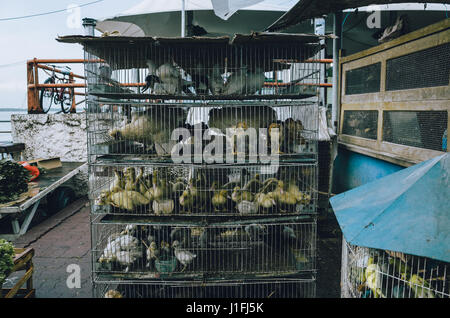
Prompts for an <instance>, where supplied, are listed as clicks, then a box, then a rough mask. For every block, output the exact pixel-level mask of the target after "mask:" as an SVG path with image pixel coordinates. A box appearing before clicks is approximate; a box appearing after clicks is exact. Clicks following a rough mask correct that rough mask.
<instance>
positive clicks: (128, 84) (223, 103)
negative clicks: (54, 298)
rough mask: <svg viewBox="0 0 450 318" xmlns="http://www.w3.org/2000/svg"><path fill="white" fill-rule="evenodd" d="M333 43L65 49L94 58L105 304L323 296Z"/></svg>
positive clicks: (287, 39) (99, 264)
mask: <svg viewBox="0 0 450 318" xmlns="http://www.w3.org/2000/svg"><path fill="white" fill-rule="evenodd" d="M324 38H325V37H319V36H316V35H305V34H297V35H290V34H270V33H267V34H266V33H253V34H251V35H236V36H235V37H233V38H230V37H220V38H202V37H196V38H182V39H181V38H180V39H163V38H148V37H143V38H127V37H105V38H95V37H82V36H74V37H63V38H60V39H59V40H60V41H63V42H69V43H80V44H82V45H83V46H84V50H85V60H86V63H85V65H84V66H85V77H86V82H87V91H86V93H87V106H88V107H87V112H86V113H87V131H88V132H87V135H88V162H89V188H90V191H89V192H90V194H89V198H90V202H91V230H92V231H91V233H92V253H91V254H92V268H93V281H94V291H95V295H96V296H98V297H104V296H105V294H107V293H109V294H108V295H110V296H111V295H114V294H116V295H120V296H122V297H158V296H160V297H183V296H184V297H186V296H195V297H220V296H224V295H228V294H230V295H233V296H234V297H239V296H242V297H271V296H274V297H277V296H278V297H313V296H314V295H315V273H316V264H315V262H316V246H315V245H316V242H315V239H316V226H317V220H316V217H317V215H316V213H317V198H318V192H317V183H318V181H317V180H318V176H317V173H318V171H317V170H318V167H317V156H318V135H319V134H318V132H319V110H318V88H319V80H320V76H319V75H320V72H319V70H320V63H318V62H317V61H316V60H314V59H313V60H311V58H312V57H313V56H315V55H316V54H317V53H318V52H319V51H320V50H321V49H322V46H321V44H320V41H321V40H323V39H324ZM114 291H115V292H116V293H115V292H114Z"/></svg>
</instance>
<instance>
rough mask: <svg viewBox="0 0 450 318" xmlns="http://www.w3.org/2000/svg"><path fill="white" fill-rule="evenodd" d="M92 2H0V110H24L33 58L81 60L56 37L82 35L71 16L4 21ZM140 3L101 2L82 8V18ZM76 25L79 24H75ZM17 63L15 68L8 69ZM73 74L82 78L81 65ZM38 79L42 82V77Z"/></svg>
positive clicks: (70, 46)
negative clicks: (27, 81) (27, 82)
mask: <svg viewBox="0 0 450 318" xmlns="http://www.w3.org/2000/svg"><path fill="white" fill-rule="evenodd" d="M94 1H95V0H58V1H56V0H40V1H30V0H14V1H6V0H1V1H0V39H1V41H2V45H1V47H2V49H1V50H0V107H1V108H5V107H8V108H9V107H14V108H23V109H26V108H27V102H26V60H29V59H33V58H34V57H36V58H45V59H49V58H52V59H53V58H59V59H60V58H83V50H82V47H81V46H80V45H78V44H62V43H59V42H57V41H56V40H55V38H56V37H57V36H58V35H70V34H83V33H84V30H83V29H82V28H77V27H76V24H77V23H74V22H75V21H74V14H70V13H68V12H66V11H64V12H60V13H54V14H49V15H43V16H37V17H31V18H25V19H16V20H4V19H7V18H14V17H21V16H28V15H34V14H40V13H45V12H51V11H57V10H65V9H67V7H68V6H69V5H71V4H74V5H83V4H87V3H90V2H94ZM140 1H141V0H129V1H119V0H103V1H102V2H99V3H95V4H92V5H88V6H85V7H81V8H80V10H81V18H84V17H92V18H96V19H101V18H105V17H110V16H114V15H116V14H118V13H120V12H123V11H125V10H126V9H128V8H130V7H132V6H134V5H135V4H136V3H139V2H140ZM78 24H79V23H78ZM13 63H17V64H14V65H10V64H13ZM72 66H73V67H72V69H73V71H74V72H75V73H78V74H83V68H82V66H81V65H72ZM42 75H45V74H42ZM42 77H43V78H41V79H40V81H41V82H43V80H45V76H42Z"/></svg>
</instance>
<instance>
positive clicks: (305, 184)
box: [90, 164, 317, 216]
mask: <svg viewBox="0 0 450 318" xmlns="http://www.w3.org/2000/svg"><path fill="white" fill-rule="evenodd" d="M104 169H106V170H107V172H106V175H105V174H104V173H103V174H100V175H98V176H93V177H91V181H90V182H91V186H92V188H93V189H94V202H93V203H94V205H95V206H97V207H109V210H107V213H109V214H118V215H119V214H124V215H155V216H175V215H182V216H183V215H184V216H189V215H192V216H195V215H212V216H222V215H224V216H227V215H228V216H233V215H240V216H247V215H270V214H274V215H275V214H280V215H283V214H286V215H289V214H299V213H303V214H311V213H313V212H314V211H315V208H314V206H315V203H316V196H317V193H316V191H314V184H316V179H317V167H316V166H315V165H313V164H310V165H304V166H295V165H281V166H278V167H277V169H276V170H275V171H271V173H270V174H268V173H267V172H266V171H264V169H262V168H261V167H255V166H248V167H242V168H229V167H227V166H222V167H210V168H208V169H200V168H198V169H195V168H193V167H190V168H189V167H171V166H166V167H156V168H149V167H145V166H140V167H134V166H127V167H122V166H106V167H104ZM108 171H109V172H108ZM101 211H102V212H103V213H104V212H105V211H103V210H101Z"/></svg>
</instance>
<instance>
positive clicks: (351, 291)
mask: <svg viewBox="0 0 450 318" xmlns="http://www.w3.org/2000/svg"><path fill="white" fill-rule="evenodd" d="M342 244H343V246H342V247H343V248H342V271H341V278H342V279H341V287H342V289H341V296H342V297H344V298H449V297H450V289H449V282H450V273H449V269H450V268H449V263H446V262H441V261H438V260H433V259H430V258H425V257H419V256H415V255H407V254H403V253H399V252H392V251H388V250H379V249H370V248H365V247H360V246H354V245H351V244H349V243H347V242H346V241H345V240H343V243H342Z"/></svg>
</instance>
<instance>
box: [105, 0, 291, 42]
mask: <svg viewBox="0 0 450 318" xmlns="http://www.w3.org/2000/svg"><path fill="white" fill-rule="evenodd" d="M297 1H298V0H265V1H262V0H185V10H186V11H192V12H193V21H192V22H193V24H195V25H199V26H201V27H202V28H204V29H205V30H206V31H207V32H208V34H209V35H233V34H235V33H249V32H251V31H263V30H264V29H265V28H266V27H267V26H268V25H270V24H271V23H273V21H275V20H277V19H278V18H279V17H280V16H281V15H283V14H284V13H285V12H287V11H288V10H289V9H291V8H292V7H293V6H294V5H295V4H296V3H297ZM213 3H214V4H216V5H215V6H213ZM218 3H219V4H218ZM217 4H218V6H217ZM181 9H182V0H143V1H142V2H140V3H139V4H137V5H135V6H133V7H131V8H130V9H128V10H125V11H124V12H122V13H119V14H117V15H116V16H115V17H112V18H107V19H105V20H103V21H98V23H97V30H99V31H101V32H113V31H119V32H120V33H121V35H124V36H142V32H143V33H144V34H145V35H147V36H161V37H174V36H180V30H181ZM238 9H239V10H238ZM236 12H237V13H236ZM219 16H220V18H219ZM225 20H226V21H225ZM116 22H122V23H121V24H116ZM123 23H128V24H133V25H134V26H132V27H130V28H129V26H126V25H125V24H123ZM138 29H141V30H142V32H139V30H138Z"/></svg>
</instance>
